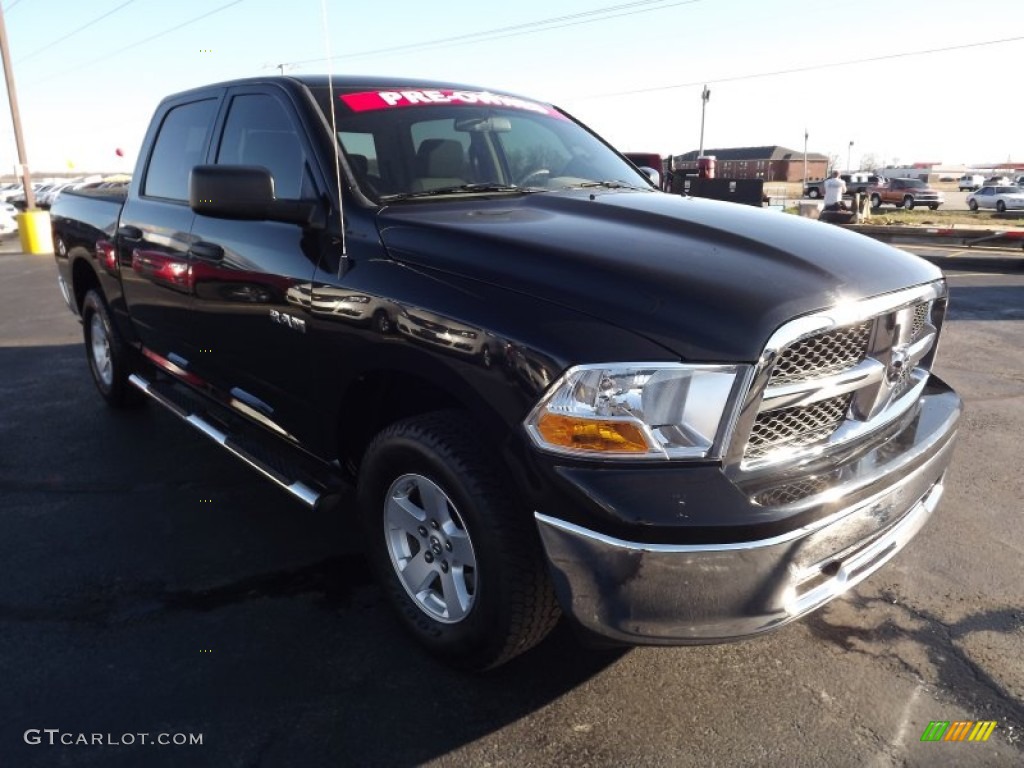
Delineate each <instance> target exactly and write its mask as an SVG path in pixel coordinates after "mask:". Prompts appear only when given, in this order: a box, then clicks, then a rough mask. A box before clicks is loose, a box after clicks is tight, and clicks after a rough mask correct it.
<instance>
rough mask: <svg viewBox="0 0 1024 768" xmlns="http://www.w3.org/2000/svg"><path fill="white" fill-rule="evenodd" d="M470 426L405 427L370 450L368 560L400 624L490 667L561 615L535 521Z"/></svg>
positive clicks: (435, 649) (447, 656) (362, 478)
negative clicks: (397, 615) (400, 620)
mask: <svg viewBox="0 0 1024 768" xmlns="http://www.w3.org/2000/svg"><path fill="white" fill-rule="evenodd" d="M490 456H491V452H490V451H488V450H487V449H486V447H485V446H484V445H483V444H482V443H481V441H480V440H479V438H478V437H477V436H476V432H475V431H474V429H473V427H472V425H471V423H470V422H469V420H468V419H467V418H466V417H465V416H464V415H463V414H461V413H459V412H455V411H441V412H436V413H432V414H426V415H423V416H416V417H413V418H410V419H406V420H404V421H400V422H398V423H396V424H393V425H391V426H389V427H387V428H386V429H385V430H384V431H382V432H381V433H380V434H379V435H377V437H376V438H374V440H373V442H372V443H371V444H370V447H369V448H368V449H367V451H366V455H365V457H364V459H363V462H362V467H361V469H360V474H359V487H358V497H359V507H360V515H361V516H362V522H363V527H364V530H365V533H366V536H367V552H368V556H369V558H370V561H371V563H372V565H373V568H374V570H375V571H376V574H377V576H378V578H379V579H380V581H381V584H382V586H383V587H384V591H385V592H386V593H387V595H388V598H389V599H390V601H391V602H392V604H393V605H394V607H395V608H396V609H397V611H398V614H399V616H400V617H401V619H402V622H403V623H404V624H405V626H406V628H407V629H408V630H409V631H410V632H412V634H413V635H414V636H415V637H416V639H417V640H418V641H419V642H420V644H422V645H423V646H425V647H426V648H427V649H428V650H429V651H430V652H431V653H433V654H434V655H436V656H438V657H440V658H441V659H443V660H444V661H446V662H448V663H450V664H452V665H454V666H458V667H463V668H467V669H488V668H490V667H495V666H497V665H499V664H502V663H504V662H505V661H508V660H509V659H511V658H512V657H513V656H516V655H518V654H520V653H522V652H523V651H525V650H527V649H529V648H531V647H532V646H534V645H536V644H537V643H538V642H540V641H541V640H542V639H543V638H544V636H545V635H547V633H548V632H549V631H550V630H551V628H552V627H553V626H554V624H555V622H556V621H557V620H558V616H559V611H558V606H557V603H556V601H555V597H554V592H553V590H552V587H551V584H550V581H549V577H548V573H547V567H546V564H545V562H544V559H543V556H542V553H541V547H540V541H539V537H538V535H537V531H536V527H535V526H534V523H533V520H532V517H531V516H530V515H529V514H528V512H527V510H525V509H522V508H520V506H519V505H518V504H517V503H516V501H515V497H514V493H513V492H512V490H511V487H512V486H511V484H510V482H509V481H508V479H507V478H506V477H505V476H504V473H503V472H502V471H501V469H500V467H499V466H498V465H497V464H496V463H495V462H494V461H493V460H492V459H491V458H490Z"/></svg>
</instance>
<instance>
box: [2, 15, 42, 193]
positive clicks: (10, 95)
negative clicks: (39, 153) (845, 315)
mask: <svg viewBox="0 0 1024 768" xmlns="http://www.w3.org/2000/svg"><path fill="white" fill-rule="evenodd" d="M0 58H2V59H3V64H4V77H5V78H7V100H8V101H9V102H10V104H11V120H13V121H14V143H15V144H16V145H17V147H18V169H19V171H20V172H21V183H22V184H23V185H24V187H25V210H26V211H31V210H33V209H34V208H35V207H36V194H35V190H33V189H32V179H31V177H30V174H29V171H28V155H27V154H26V152H25V139H24V137H23V136H22V135H21V115H20V114H19V112H18V93H17V91H16V90H15V89H14V71H13V70H12V68H11V52H10V50H8V48H7V25H6V24H5V23H4V12H3V9H2V8H0Z"/></svg>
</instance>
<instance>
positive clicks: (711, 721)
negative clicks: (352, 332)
mask: <svg viewBox="0 0 1024 768" xmlns="http://www.w3.org/2000/svg"><path fill="white" fill-rule="evenodd" d="M921 252H925V250H922V251H921ZM932 255H933V256H934V254H932ZM942 264H943V267H944V269H946V271H947V274H948V275H949V278H950V282H951V285H952V309H951V315H950V320H949V322H948V323H947V326H946V330H945V333H944V337H943V340H942V343H941V347H940V351H939V358H938V364H937V369H936V370H937V373H938V375H940V376H942V377H944V378H946V379H947V380H948V381H949V382H950V383H951V384H952V385H953V386H954V387H956V388H957V389H958V390H959V392H960V393H961V395H962V396H963V398H964V400H965V403H966V412H965V416H964V420H963V426H962V429H961V434H960V439H959V445H958V448H957V454H956V457H955V459H954V465H953V468H952V470H951V475H950V477H949V480H948V485H947V491H946V496H945V498H944V500H943V502H942V504H941V505H940V507H939V510H938V512H937V513H936V515H935V517H934V518H933V520H932V521H931V522H930V523H929V524H928V526H927V527H926V528H925V530H924V531H923V532H922V533H921V535H920V536H919V537H918V538H917V539H916V540H915V541H914V542H913V543H912V544H911V545H910V546H909V547H908V548H907V550H905V551H904V552H903V553H901V554H900V555H899V556H898V557H897V558H896V559H895V560H894V561H893V562H891V563H890V564H888V566H886V567H885V568H884V569H883V570H882V571H880V572H879V573H877V574H875V575H874V576H873V577H872V578H870V579H869V580H867V581H866V582H864V583H863V584H862V585H860V586H859V587H858V588H857V589H855V590H854V591H853V592H852V593H851V594H850V595H849V596H848V597H847V598H846V599H843V600H840V601H837V602H834V603H832V604H831V605H830V606H829V607H827V608H826V609H825V610H823V611H821V612H819V613H818V614H816V615H814V616H812V617H810V618H808V619H806V620H804V621H801V622H798V623H796V624H792V625H789V626H788V627H786V628H784V629H782V630H780V631H778V632H776V633H774V634H772V635H769V636H765V637H762V638H759V639H755V640H751V641H747V642H743V643H737V644H733V645H726V646H708V647H698V648H675V649H654V648H645V649H636V650H631V651H623V652H596V651H586V650H583V649H581V648H580V647H579V646H578V645H577V644H576V643H575V640H574V638H573V637H572V635H571V633H570V632H568V631H567V630H566V629H564V628H561V629H559V630H558V631H556V634H555V635H554V636H553V637H552V638H551V639H550V640H549V641H548V642H547V643H546V644H544V645H543V646H541V647H540V648H538V649H536V650H535V651H533V652H531V653H529V654H527V655H525V656H523V657H521V658H519V659H517V660H516V661H514V662H513V663H511V664H509V665H507V666H506V667H504V668H502V669H500V670H498V671H496V672H494V673H492V674H489V675H484V676H478V677H474V676H467V675H462V674H456V673H453V672H451V671H449V670H448V669H446V668H444V667H441V666H439V665H438V664H436V663H435V662H433V661H432V660H430V659H429V658H427V657H425V656H424V655H423V654H422V653H420V652H419V650H417V648H416V647H415V646H414V645H413V644H412V643H411V642H410V641H408V640H407V639H406V638H405V636H404V635H403V634H402V633H401V630H400V627H399V625H398V623H397V621H395V620H394V619H393V618H392V616H391V614H390V613H389V611H388V609H387V606H386V605H385V603H384V601H383V599H382V597H381V595H380V594H379V592H378V590H377V589H376V587H375V586H374V585H373V584H372V583H371V581H370V579H369V576H368V573H367V568H366V566H365V564H364V562H363V560H362V558H361V556H360V554H359V550H358V542H357V540H356V536H355V534H354V531H353V528H352V526H351V525H350V524H349V523H348V522H347V521H346V520H343V519H337V520H328V519H323V518H319V517H317V516H315V515H314V514H313V513H311V512H309V511H306V510H304V509H303V508H302V507H300V506H299V505H298V504H296V503H294V502H292V501H291V500H289V498H288V497H286V496H285V494H284V493H282V492H279V491H278V490H276V489H275V488H274V487H272V486H271V485H270V484H269V483H268V482H265V481H264V480H262V479H260V478H259V477H257V476H256V475H255V474H253V473H251V472H250V471H249V470H247V469H245V468H243V467H242V466H241V465H240V464H238V463H237V462H236V461H235V460H234V459H232V458H231V457H229V456H228V455H226V454H224V453H221V452H220V451H219V449H217V448H216V447H214V446H212V445H211V444H208V443H207V442H206V441H205V440H204V439H203V438H202V437H200V436H198V435H197V434H196V433H193V432H191V431H188V430H187V428H186V427H185V426H183V425H181V424H180V423H179V422H177V421H176V420H175V419H174V417H173V416H170V415H168V414H165V413H162V412H160V411H158V410H157V409H156V408H153V407H149V408H143V409H141V410H138V411H135V412H130V413H116V414H115V413H112V412H110V411H108V410H107V408H106V407H105V406H104V405H103V403H102V401H101V399H100V398H99V396H98V395H97V394H96V393H95V392H94V390H93V385H92V383H91V381H90V380H89V376H88V372H87V368H86V362H85V357H84V353H83V350H82V345H81V341H80V332H81V330H80V327H79V325H78V324H77V322H76V321H75V320H74V318H73V317H72V316H71V314H70V313H69V312H68V311H67V309H66V308H65V307H64V305H63V302H62V300H61V298H60V295H59V293H58V291H57V287H56V280H55V268H54V265H53V261H52V258H51V257H47V256H26V255H22V254H19V253H16V252H13V249H12V248H11V247H8V248H7V249H6V251H5V252H0V371H3V374H4V375H3V376H2V377H0V389H2V393H0V403H2V405H0V520H2V522H3V535H2V536H0V563H2V566H0V573H2V574H3V578H2V579H0V676H2V677H0V679H2V680H3V682H4V684H3V685H2V686H0V710H2V711H3V712H4V713H5V717H4V718H3V725H2V727H0V764H3V765H11V766H31V765H48V766H49V765H66V766H100V765H102V766H111V765H124V766H165V765H166V766H179V765H180V766H185V765H187V766H252V767H254V768H255V767H257V766H318V765H335V766H341V765H353V766H376V765H381V766H392V765H393V766H405V765H417V764H430V765H438V766H465V765H470V766H555V765H567V766H634V765H635V766H736V765H758V766H763V765H778V766H804V765H806V766H825V765H827V766H879V767H881V766H902V765H910V766H929V767H931V766H946V765H949V766H959V765H979V766H987V765H991V766H1008V765H1020V764H1021V763H1022V762H1024V589H1022V587H1021V562H1022V559H1024V526H1022V525H1021V511H1022V501H1021V499H1022V498H1024V472H1022V471H1021V469H1022V457H1024V448H1022V446H1021V435H1024V344H1022V340H1024V268H1022V267H1024V260H1022V259H1020V258H1014V259H1008V258H1004V257H1003V256H1001V255H999V254H995V255H989V256H985V257H973V258H970V259H964V258H959V257H953V256H947V257H944V260H943V261H942ZM935 720H942V721H947V720H948V721H955V720H971V721H981V720H993V721H996V722H997V724H998V725H997V727H996V729H995V731H994V732H993V734H992V736H991V738H990V739H989V741H987V742H985V743H968V742H962V743H957V742H939V743H930V742H922V741H921V740H920V737H921V734H922V732H923V731H924V729H925V727H926V726H927V725H928V723H929V722H930V721H935ZM44 729H58V730H59V732H60V733H61V734H72V736H73V737H77V736H78V734H86V735H91V734H96V733H99V734H103V735H104V736H107V735H109V736H110V737H112V739H113V740H115V741H120V742H121V743H120V744H119V745H114V744H106V745H95V744H71V745H62V744H60V743H59V738H58V741H57V743H55V744H54V745H52V746H51V745H50V744H49V743H48V741H47V733H46V732H45V730H44ZM27 731H38V732H39V734H40V741H41V743H38V744H30V743H26V732H27ZM142 733H146V734H149V735H150V736H151V737H154V738H155V737H156V736H157V735H158V734H170V735H177V734H185V735H186V736H188V735H192V736H194V735H196V734H200V735H201V739H202V744H193V745H187V744H186V745H181V746H175V745H167V746H161V745H144V744H140V743H139V741H140V739H139V738H138V736H133V741H135V743H133V744H128V743H127V741H128V740H127V739H126V738H124V735H125V734H128V735H132V734H142ZM29 740H31V738H30V739H29ZM108 740H110V739H109V738H108Z"/></svg>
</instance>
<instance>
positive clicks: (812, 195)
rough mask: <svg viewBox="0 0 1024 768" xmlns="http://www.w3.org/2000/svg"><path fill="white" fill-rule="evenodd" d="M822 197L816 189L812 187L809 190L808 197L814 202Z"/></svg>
mask: <svg viewBox="0 0 1024 768" xmlns="http://www.w3.org/2000/svg"><path fill="white" fill-rule="evenodd" d="M820 195H821V193H820V192H819V191H818V190H817V189H816V188H815V187H811V188H810V189H809V190H807V196H808V197H809V198H811V199H812V200H817V199H818V197H819V196H820Z"/></svg>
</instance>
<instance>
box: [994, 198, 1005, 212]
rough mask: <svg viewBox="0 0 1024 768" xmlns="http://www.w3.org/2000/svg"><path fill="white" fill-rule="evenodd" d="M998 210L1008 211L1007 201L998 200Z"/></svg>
mask: <svg viewBox="0 0 1024 768" xmlns="http://www.w3.org/2000/svg"><path fill="white" fill-rule="evenodd" d="M996 210H997V211H999V212H1000V213H1006V203H1005V202H1003V201H1002V200H996Z"/></svg>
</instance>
